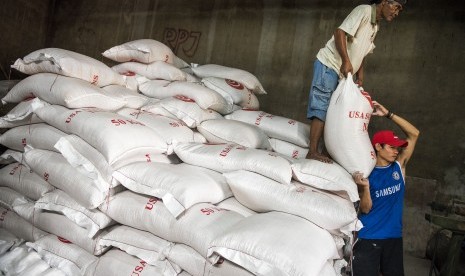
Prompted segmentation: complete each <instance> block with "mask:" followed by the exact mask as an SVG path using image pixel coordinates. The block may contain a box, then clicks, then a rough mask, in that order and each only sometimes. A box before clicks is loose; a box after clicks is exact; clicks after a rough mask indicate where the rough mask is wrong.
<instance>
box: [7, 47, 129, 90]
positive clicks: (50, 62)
mask: <svg viewBox="0 0 465 276" xmlns="http://www.w3.org/2000/svg"><path fill="white" fill-rule="evenodd" d="M11 68H14V69H16V70H18V71H20V72H22V73H25V74H28V75H33V74H37V73H55V74H60V75H64V76H68V77H74V78H78V79H82V80H85V81H87V82H90V83H92V84H94V85H97V86H100V87H102V86H105V85H109V84H119V85H124V78H123V77H122V76H120V75H118V73H116V72H115V71H113V70H111V68H110V67H108V66H107V65H105V64H104V63H103V62H100V61H98V60H96V59H94V58H91V57H88V56H85V55H82V54H79V53H76V52H73V51H68V50H64V49H59V48H45V49H40V50H37V51H34V52H32V53H30V54H28V55H26V56H25V57H24V58H23V59H20V58H19V59H17V60H16V61H15V63H14V64H13V65H12V66H11Z"/></svg>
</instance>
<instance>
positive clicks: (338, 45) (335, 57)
mask: <svg viewBox="0 0 465 276" xmlns="http://www.w3.org/2000/svg"><path fill="white" fill-rule="evenodd" d="M370 3H371V4H372V5H371V6H370V5H359V6H357V7H356V8H354V9H353V10H352V12H351V13H350V14H349V15H348V16H347V17H346V18H345V19H344V21H343V22H342V24H341V25H340V26H339V27H338V28H337V29H336V31H335V32H334V35H333V36H332V37H331V39H330V40H329V41H328V42H327V43H326V45H325V47H323V48H321V49H320V51H319V52H318V54H317V56H316V57H317V59H316V60H315V62H314V65H313V80H312V84H311V87H310V92H309V102H308V107H307V118H308V119H310V120H312V121H311V123H310V147H309V151H308V154H307V158H308V159H316V160H319V161H322V162H325V163H332V160H331V159H330V158H329V157H328V156H326V155H324V154H322V153H320V152H319V151H318V144H319V142H320V140H321V137H322V136H323V132H324V126H325V120H326V111H327V110H328V105H329V102H330V98H331V95H332V93H333V92H334V91H335V90H336V87H337V85H338V83H339V79H340V78H342V77H345V78H347V74H348V73H349V72H350V73H351V74H352V75H354V76H355V77H356V81H357V83H358V84H359V85H362V84H363V61H364V59H365V56H367V55H368V54H369V53H372V52H373V49H374V48H375V44H374V40H375V37H376V34H377V32H378V29H379V22H380V21H381V20H383V19H384V20H386V21H387V22H391V21H392V20H394V18H395V17H397V16H398V15H399V13H400V11H401V10H402V7H403V5H404V4H406V3H407V0H371V1H370ZM354 73H355V74H354Z"/></svg>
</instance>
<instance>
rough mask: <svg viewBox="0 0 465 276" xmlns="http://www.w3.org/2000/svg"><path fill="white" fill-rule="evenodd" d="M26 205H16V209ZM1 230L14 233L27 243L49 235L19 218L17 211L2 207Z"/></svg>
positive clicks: (0, 209) (0, 214) (0, 210)
mask: <svg viewBox="0 0 465 276" xmlns="http://www.w3.org/2000/svg"><path fill="white" fill-rule="evenodd" d="M25 205H27V204H23V205H16V207H18V206H25ZM0 228H3V229H5V230H7V231H9V232H10V233H14V234H15V236H17V237H18V238H21V239H23V240H26V241H35V240H37V239H39V238H41V237H43V236H45V235H47V233H46V232H44V231H42V230H41V229H39V228H37V227H36V226H35V225H33V224H31V223H30V222H29V221H27V220H26V219H24V218H22V217H21V216H19V215H18V214H17V213H16V212H15V211H13V210H7V209H5V208H2V207H0Z"/></svg>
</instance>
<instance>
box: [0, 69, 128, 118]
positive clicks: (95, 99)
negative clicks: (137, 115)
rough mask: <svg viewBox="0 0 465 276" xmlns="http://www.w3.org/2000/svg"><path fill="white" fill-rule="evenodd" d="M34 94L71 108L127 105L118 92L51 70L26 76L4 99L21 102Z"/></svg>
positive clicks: (10, 101) (112, 107) (4, 100)
mask: <svg viewBox="0 0 465 276" xmlns="http://www.w3.org/2000/svg"><path fill="white" fill-rule="evenodd" d="M31 97H38V98H39V99H41V100H43V101H45V102H47V103H50V104H57V105H61V106H65V107H68V108H80V107H96V108H101V109H104V110H116V109H119V108H121V107H123V106H125V105H126V101H125V99H124V98H123V97H122V96H121V95H120V94H118V93H115V92H112V91H106V90H103V89H102V88H100V87H98V86H96V85H93V84H90V83H88V82H86V81H84V80H81V79H77V78H72V77H66V76H62V75H57V74H52V73H38V74H34V75H32V76H29V77H27V78H25V79H24V80H22V81H21V82H19V83H18V84H17V85H15V86H14V87H13V88H12V89H11V90H10V91H9V92H8V94H6V96H5V97H3V98H2V102H4V103H19V102H21V101H24V100H26V99H28V98H31Z"/></svg>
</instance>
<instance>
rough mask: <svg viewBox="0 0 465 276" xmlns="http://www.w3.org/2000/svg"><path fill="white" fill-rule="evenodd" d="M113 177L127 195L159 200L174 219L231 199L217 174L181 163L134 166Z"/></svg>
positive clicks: (229, 191) (144, 163)
mask: <svg viewBox="0 0 465 276" xmlns="http://www.w3.org/2000/svg"><path fill="white" fill-rule="evenodd" d="M113 176H114V177H115V178H116V179H117V180H119V181H120V182H121V183H122V184H123V185H124V186H125V187H126V188H128V189H129V190H131V191H134V192H136V193H140V194H145V195H151V196H155V197H158V198H161V199H162V200H163V203H164V205H165V206H166V208H168V210H169V211H170V212H171V214H173V216H175V217H178V216H179V215H180V214H181V213H182V212H184V211H185V210H186V209H187V208H189V207H191V206H192V205H194V204H196V203H199V202H209V203H213V204H214V203H218V202H220V201H222V200H224V199H225V198H228V197H230V196H232V193H231V190H230V189H229V186H228V184H227V183H226V180H225V179H224V177H223V175H222V174H221V173H218V172H215V171H212V170H209V169H205V168H202V167H197V166H192V165H189V164H185V163H182V164H179V165H173V164H163V163H156V162H152V163H147V162H137V163H132V164H129V165H127V166H125V167H122V168H120V169H118V170H117V171H116V172H115V173H114V174H113Z"/></svg>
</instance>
